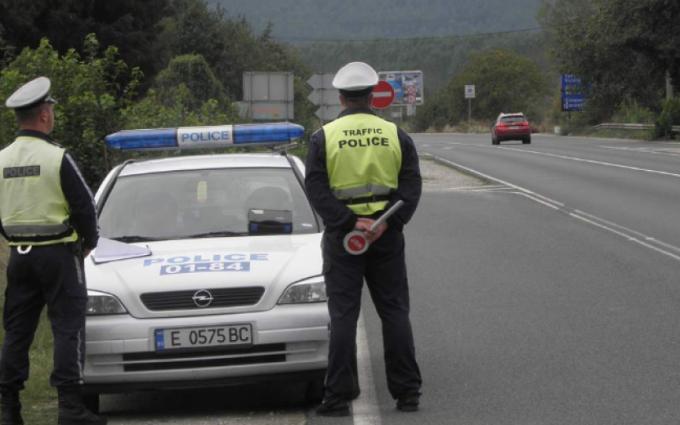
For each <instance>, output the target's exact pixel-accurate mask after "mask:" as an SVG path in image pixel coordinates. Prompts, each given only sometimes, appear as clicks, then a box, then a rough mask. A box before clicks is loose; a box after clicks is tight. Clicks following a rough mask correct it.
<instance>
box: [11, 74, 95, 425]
mask: <svg viewBox="0 0 680 425" xmlns="http://www.w3.org/2000/svg"><path fill="white" fill-rule="evenodd" d="M50 85H51V83H50V80H49V79H48V78H46V77H39V78H36V79H34V80H32V81H29V82H28V83H26V84H24V85H23V86H21V87H20V88H19V89H18V90H17V91H15V92H14V93H13V94H12V95H11V96H10V97H9V98H8V99H7V101H6V102H5V105H6V106H7V107H8V108H12V109H14V110H15V113H16V117H17V121H18V124H19V132H18V133H17V137H16V140H14V142H13V143H11V144H9V145H8V146H7V147H5V148H4V149H2V151H0V170H2V175H1V176H0V232H2V235H3V236H4V237H5V239H7V241H8V242H9V245H10V249H11V252H10V258H9V264H8V267H7V290H6V292H5V295H6V298H5V305H4V310H3V323H4V328H5V339H4V341H3V345H2V358H1V359H0V393H1V395H2V400H1V405H2V425H9V424H23V420H22V417H21V404H20V402H19V391H20V390H22V389H23V387H24V382H25V381H26V379H28V369H29V364H28V363H29V362H28V351H29V348H30V345H31V342H32V340H33V335H34V333H35V330H36V327H37V325H38V320H39V318H40V313H41V312H42V310H43V307H44V306H45V305H47V315H48V317H49V319H50V322H51V325H52V333H53V335H54V370H53V371H52V375H51V377H50V383H51V384H52V385H53V386H55V387H57V390H58V394H59V417H58V423H59V424H61V425H65V424H105V423H106V419H104V418H101V417H99V416H98V415H95V414H94V413H92V412H90V411H89V410H87V409H86V407H85V404H84V402H83V398H82V395H81V392H80V388H81V384H82V379H83V361H84V353H85V308H86V304H87V288H86V285H85V276H84V273H83V258H84V256H86V255H87V254H88V253H89V252H90V251H91V250H92V249H93V248H94V247H95V246H96V245H97V239H98V237H99V234H98V228H97V217H96V213H95V207H94V202H93V198H92V193H91V192H90V190H89V188H88V186H87V184H86V183H85V180H83V178H82V176H81V174H80V172H79V170H78V167H77V166H76V164H75V162H74V161H73V159H72V158H71V157H70V156H69V154H68V153H66V152H65V150H64V148H62V147H60V146H59V145H57V144H55V143H54V142H53V141H52V139H50V136H49V134H50V133H51V131H52V129H53V127H54V104H55V103H56V101H55V100H54V99H53V98H52V97H51V96H50V94H49V93H50Z"/></svg>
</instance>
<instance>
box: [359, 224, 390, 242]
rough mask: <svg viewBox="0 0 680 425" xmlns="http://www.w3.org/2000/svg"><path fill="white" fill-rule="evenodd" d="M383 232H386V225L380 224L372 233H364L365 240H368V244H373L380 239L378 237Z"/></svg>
mask: <svg viewBox="0 0 680 425" xmlns="http://www.w3.org/2000/svg"><path fill="white" fill-rule="evenodd" d="M385 230H387V223H382V224H381V225H379V226H378V227H376V229H375V230H374V231H372V232H371V231H368V232H364V233H365V234H366V239H368V242H370V243H373V242H375V241H377V240H378V239H380V237H381V236H382V235H383V233H385Z"/></svg>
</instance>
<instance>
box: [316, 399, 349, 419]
mask: <svg viewBox="0 0 680 425" xmlns="http://www.w3.org/2000/svg"><path fill="white" fill-rule="evenodd" d="M316 414H317V415H319V416H349V403H348V402H347V401H346V400H324V401H323V403H321V406H319V407H318V408H317V409H316Z"/></svg>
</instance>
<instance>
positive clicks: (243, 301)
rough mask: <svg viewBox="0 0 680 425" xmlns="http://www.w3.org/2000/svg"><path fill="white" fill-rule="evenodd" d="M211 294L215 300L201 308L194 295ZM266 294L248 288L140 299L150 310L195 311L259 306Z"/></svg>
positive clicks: (153, 294)
mask: <svg viewBox="0 0 680 425" xmlns="http://www.w3.org/2000/svg"><path fill="white" fill-rule="evenodd" d="M206 291H207V292H209V293H210V295H211V296H212V298H213V300H212V302H211V303H210V304H209V305H204V306H199V305H198V304H197V303H196V302H194V295H196V294H197V293H198V292H201V293H202V294H203V295H205V292H206ZM263 293H264V288H263V287H261V286H253V287H246V288H219V289H207V290H201V291H195V290H190V291H173V292H151V293H146V294H142V295H141V296H140V299H141V300H142V302H143V303H144V305H145V306H146V308H148V309H149V310H153V311H159V310H195V309H205V308H219V307H237V306H244V305H253V304H257V303H258V302H259V301H260V298H261V297H262V294H263Z"/></svg>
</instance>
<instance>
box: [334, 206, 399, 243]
mask: <svg viewBox="0 0 680 425" xmlns="http://www.w3.org/2000/svg"><path fill="white" fill-rule="evenodd" d="M402 205H404V201H402V200H401V199H400V200H398V201H397V202H395V203H394V205H392V207H390V209H389V210H387V211H385V212H384V213H383V214H382V215H381V216H380V217H378V219H377V220H375V221H374V222H373V224H372V225H371V228H370V230H371V232H373V231H375V229H377V228H378V226H380V225H381V224H383V223H384V222H385V221H387V219H388V218H390V217H391V216H392V214H394V213H395V212H397V210H398V209H399V208H401V206H402ZM342 245H343V246H344V247H345V251H347V253H348V254H352V255H361V254H363V253H364V252H366V251H367V250H368V246H369V245H370V243H369V242H368V239H366V235H365V234H364V232H363V231H362V230H352V231H351V232H349V233H348V234H346V235H345V238H344V239H343V240H342Z"/></svg>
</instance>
